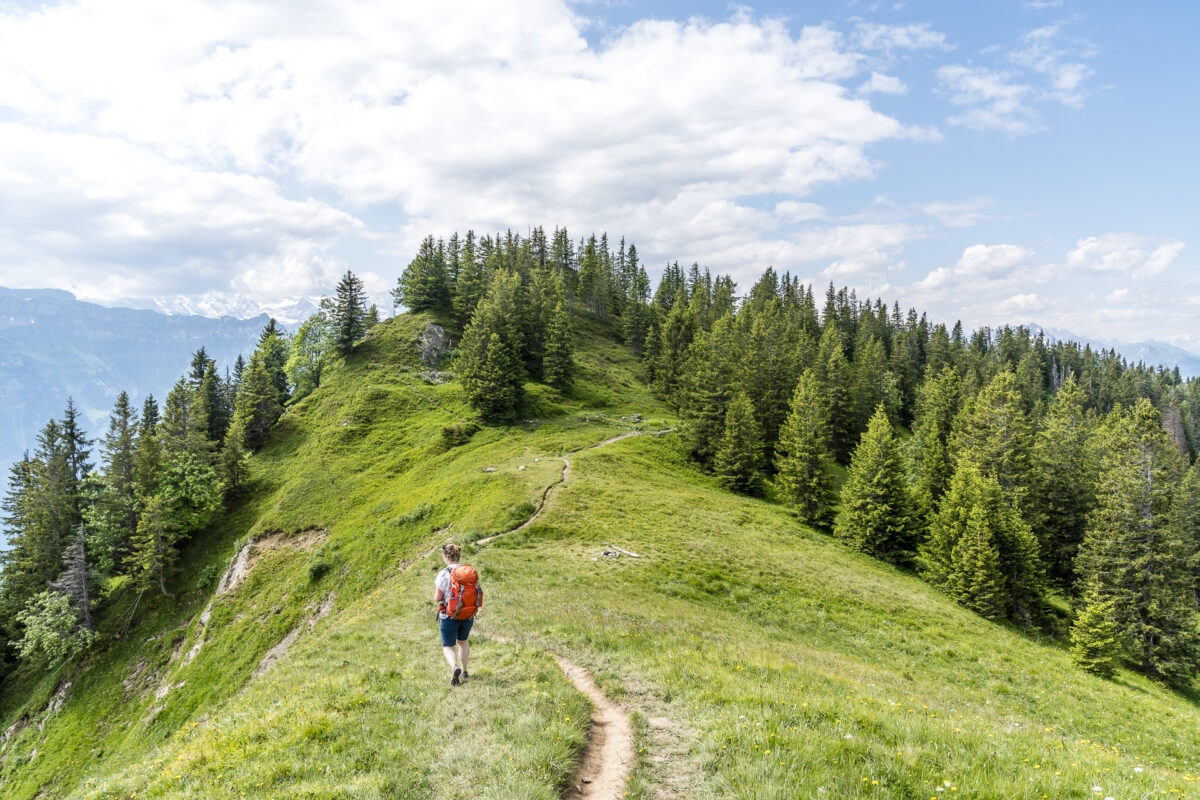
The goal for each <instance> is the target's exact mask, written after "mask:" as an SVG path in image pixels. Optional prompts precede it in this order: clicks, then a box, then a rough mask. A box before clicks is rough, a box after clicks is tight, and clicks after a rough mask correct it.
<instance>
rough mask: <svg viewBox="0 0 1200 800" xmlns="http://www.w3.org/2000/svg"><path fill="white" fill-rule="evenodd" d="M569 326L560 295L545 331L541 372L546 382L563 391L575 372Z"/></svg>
mask: <svg viewBox="0 0 1200 800" xmlns="http://www.w3.org/2000/svg"><path fill="white" fill-rule="evenodd" d="M573 339H574V334H573V331H572V326H571V315H570V314H568V313H567V307H566V305H565V301H564V300H563V299H562V298H561V297H560V298H559V299H558V302H557V303H556V304H555V306H554V311H553V313H552V314H551V316H550V325H549V329H548V330H547V331H546V352H545V355H544V356H543V357H542V373H543V375H544V376H545V379H546V383H548V384H550V385H551V386H553V387H554V388H555V389H558V390H559V391H560V392H565V391H567V390H568V389H570V388H571V382H572V380H573V378H574V374H575V357H574V350H575V345H574V342H573Z"/></svg>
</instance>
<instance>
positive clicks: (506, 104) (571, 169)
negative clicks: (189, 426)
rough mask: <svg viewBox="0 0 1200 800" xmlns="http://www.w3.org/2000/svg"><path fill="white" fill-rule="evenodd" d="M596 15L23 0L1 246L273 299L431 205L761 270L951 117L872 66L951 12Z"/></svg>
mask: <svg viewBox="0 0 1200 800" xmlns="http://www.w3.org/2000/svg"><path fill="white" fill-rule="evenodd" d="M482 19H487V20H488V24H486V25H484V24H479V21H480V20H482ZM585 26H586V21H584V20H583V19H581V18H580V17H578V16H577V15H576V14H575V12H574V11H572V9H571V7H570V6H569V5H568V4H567V3H565V2H562V0H530V2H527V3H522V4H520V6H518V7H514V8H513V9H511V10H510V11H509V12H508V13H505V14H496V13H494V8H493V6H492V4H490V3H487V2H485V1H484V0H466V1H465V2H460V3H455V4H453V5H451V6H445V5H437V4H433V5H430V4H417V3H377V2H366V1H365V0H357V1H355V2H339V3H335V2H333V0H313V1H312V2H309V3H306V4H304V5H302V6H297V7H283V6H280V5H278V4H276V3H269V2H266V0H243V1H242V2H229V1H227V0H206V1H205V2H200V0H178V2H173V3H171V4H169V5H163V4H161V3H153V2H150V1H149V0H110V2H105V3H102V4H101V3H93V2H82V1H81V2H68V3H64V4H62V5H58V6H51V7H46V8H44V9H43V10H40V11H37V12H23V11H10V12H8V13H0V85H3V86H5V87H6V90H5V92H4V94H3V96H2V97H0V114H3V115H4V117H5V118H7V119H8V120H10V123H9V124H8V125H6V126H5V128H4V129H3V131H2V132H0V136H3V137H5V139H4V141H3V142H0V144H2V145H3V147H0V151H4V152H0V208H3V209H4V210H6V211H7V210H8V209H10V208H15V209H19V211H20V214H19V216H15V217H14V216H11V215H7V214H6V215H5V216H4V217H2V218H0V219H3V221H2V222H0V236H2V237H3V238H5V239H6V240H7V242H6V244H5V245H3V246H0V268H3V269H5V271H6V274H7V275H12V274H14V273H13V270H16V269H17V268H18V266H21V268H22V269H24V268H25V267H24V266H23V265H31V264H36V265H38V266H37V269H38V270H39V271H40V274H41V275H42V276H43V278H44V280H43V281H42V282H43V283H46V282H53V283H57V284H58V285H63V286H66V287H69V288H75V289H77V290H81V291H83V293H85V294H87V295H88V296H91V297H94V298H96V299H106V300H109V301H117V300H128V299H130V295H129V294H127V293H130V292H133V293H138V292H140V293H142V294H141V295H139V296H144V297H149V296H157V295H154V293H164V292H165V293H171V292H176V293H179V292H183V291H185V288H184V286H185V284H187V285H188V286H189V287H190V284H189V283H188V282H187V281H184V280H183V277H182V275H181V273H180V272H179V270H181V269H183V268H184V267H186V268H187V269H188V270H190V271H191V272H190V275H189V277H188V281H190V280H192V278H193V276H199V277H198V278H197V280H198V283H197V284H196V285H195V286H194V287H192V288H191V290H192V291H194V292H195V293H197V294H205V293H207V294H205V296H206V297H210V298H211V299H210V300H208V301H206V302H208V303H209V304H210V305H211V306H213V307H215V305H213V304H218V303H219V302H220V300H219V298H220V297H221V296H225V297H228V298H229V302H230V303H231V304H233V303H234V301H235V300H236V298H237V297H239V296H241V295H242V294H243V293H248V292H259V293H262V294H263V296H262V297H261V298H259V299H260V301H261V302H264V303H266V302H270V301H273V300H278V299H280V298H283V297H285V296H292V295H300V294H305V293H307V292H308V291H310V288H309V287H312V286H314V285H316V284H318V283H321V282H323V281H327V279H328V276H329V275H330V274H335V273H336V271H337V270H338V269H340V268H342V267H343V266H344V265H343V264H342V262H341V261H340V260H339V259H338V258H337V257H335V256H331V255H330V253H331V252H332V250H331V248H332V249H336V245H337V243H338V242H342V241H345V240H346V239H347V237H350V238H352V239H355V240H357V241H359V242H363V241H372V242H376V239H378V237H380V236H381V235H382V236H383V237H384V238H386V239H387V242H386V246H387V247H388V248H389V249H392V250H398V251H400V252H411V251H412V248H413V246H414V245H415V243H416V241H417V240H418V239H419V238H420V237H421V236H423V235H424V234H425V233H427V232H431V231H432V232H440V233H448V232H449V231H451V230H454V229H463V228H465V227H468V226H473V227H476V228H477V229H481V230H496V229H500V228H506V227H509V226H514V227H524V226H526V225H530V224H539V223H544V224H549V225H554V224H566V225H568V226H570V227H571V228H572V229H575V230H582V229H583V228H585V227H587V228H589V229H590V228H592V227H595V228H597V229H603V228H606V227H607V228H608V229H609V230H610V231H614V232H617V231H620V232H624V233H626V234H629V235H630V236H631V237H632V238H634V239H635V240H636V241H637V243H638V245H639V249H641V250H642V251H643V254H644V255H645V256H646V257H647V258H649V259H656V258H665V257H671V258H674V257H682V254H683V253H684V252H685V251H694V252H695V257H697V258H701V259H703V260H705V261H706V262H707V263H709V264H710V265H712V266H713V267H715V268H719V269H720V268H724V269H735V270H738V271H740V272H741V277H742V278H747V277H749V276H750V275H751V274H752V273H753V272H754V271H756V270H758V269H761V268H762V267H764V266H766V264H767V263H768V262H767V261H766V260H765V259H768V258H770V259H772V260H774V259H777V258H782V257H785V256H786V257H793V256H792V254H794V253H797V252H799V250H800V248H801V245H802V244H804V243H807V242H808V240H807V239H805V237H804V236H798V235H794V234H791V233H787V232H782V233H781V232H780V225H781V223H794V222H796V221H797V220H799V219H802V218H811V217H805V216H804V215H805V214H807V213H809V211H812V209H808V206H807V205H806V203H807V200H806V199H805V195H807V194H809V193H811V192H812V191H813V190H814V189H815V188H816V187H819V186H821V185H822V184H827V183H837V182H843V181H850V180H857V179H863V178H868V177H870V176H872V175H873V174H874V172H875V170H876V165H875V164H874V163H873V162H872V160H871V158H870V156H869V154H868V149H869V148H870V146H871V145H872V144H874V143H876V142H879V141H882V140H885V139H889V138H899V137H910V138H923V137H924V138H929V137H931V136H934V135H936V131H935V132H933V133H930V132H929V131H926V130H922V129H915V128H914V129H910V128H906V127H905V126H904V125H902V124H901V123H900V122H898V121H897V120H895V119H893V118H891V117H888V116H886V115H884V114H880V113H878V112H877V111H875V110H873V109H872V108H871V106H870V103H869V102H868V100H867V99H865V98H863V97H856V96H854V94H853V93H852V92H851V91H850V90H848V89H847V88H846V85H847V84H851V85H861V83H862V70H863V64H864V63H865V59H864V57H863V56H862V55H861V54H860V53H859V52H858V51H856V50H855V49H854V47H861V48H866V47H868V46H870V47H872V48H892V49H922V48H942V47H944V37H943V36H942V35H941V34H939V33H937V32H934V31H931V30H929V27H928V26H927V25H915V26H900V27H896V28H884V27H878V26H876V27H872V26H859V27H858V28H856V29H855V32H854V34H853V36H851V37H850V38H847V37H846V36H843V35H842V34H839V33H838V32H837V31H835V30H833V29H832V28H829V27H827V26H809V27H804V28H801V29H799V30H798V31H796V32H794V33H793V32H791V31H789V29H788V28H787V27H786V26H785V25H784V24H783V23H782V22H780V21H776V20H771V19H755V18H753V17H751V16H750V15H749V13H748V12H745V11H738V12H736V13H735V15H734V16H733V17H732V18H731V19H730V20H728V21H724V22H715V23H714V22H706V21H702V20H692V21H688V22H674V21H661V20H646V21H641V22H638V23H636V24H634V25H632V26H630V27H628V28H626V29H622V30H619V31H615V32H613V33H612V34H611V35H609V36H608V37H607V38H605V39H604V40H603V42H602V43H601V44H599V45H596V46H591V45H589V44H588V42H587V40H586V39H585V38H584V37H583V36H582V31H583V29H584V28H585ZM851 43H853V45H854V46H851ZM870 80H871V81H872V82H873V81H875V80H876V79H875V78H874V77H872V78H871V79H870ZM890 80H894V79H890ZM888 88H890V89H892V90H896V89H897V88H898V82H897V83H893V82H890V81H889V78H888V77H887V76H883V75H881V76H880V78H879V82H878V83H877V84H876V88H875V90H876V91H885V90H887V89H888ZM13 141H15V142H17V143H18V144H19V145H20V148H16V149H14V148H12V147H10V145H11V144H12V142H13ZM17 152H21V153H24V154H30V155H32V157H30V158H27V159H26V158H25V157H24V156H22V157H21V158H20V159H18V158H17V156H16V155H14V154H15V153H17ZM72 154H76V155H72ZM82 154H87V156H84V155H82ZM764 196H766V197H776V198H782V200H779V201H778V202H779V206H778V208H777V214H778V215H776V214H772V213H770V212H765V211H761V210H758V209H757V208H756V207H755V202H754V198H757V197H764ZM741 198H747V199H745V200H743V199H741ZM788 203H793V204H794V205H787V204H788ZM805 209H808V210H807V211H806V210H805ZM383 218H386V219H387V220H388V222H387V223H386V228H379V227H372V226H371V225H369V224H368V222H373V224H374V225H375V226H378V225H380V223H379V220H380V219H383ZM363 221H367V222H363ZM861 233H862V235H863V236H865V237H866V239H865V243H864V244H863V246H862V248H860V250H862V251H863V252H870V251H871V249H872V247H874V246H875V245H874V244H873V243H874V242H876V238H874V237H875V234H874V233H872V232H870V231H862V232H861ZM839 235H844V236H849V235H852V234H851V233H849V232H843V233H842V234H839ZM382 246H384V245H381V244H379V243H378V242H376V243H375V244H372V245H371V247H372V248H375V252H379V250H378V248H379V247H382ZM362 249H364V248H362V247H359V250H362ZM367 249H370V248H367ZM854 249H855V248H853V247H851V246H849V245H842V246H841V247H840V249H839V252H846V253H849V252H851V251H853V250H854ZM747 254H749V255H747ZM831 257H832V258H842V256H840V255H837V254H835V255H833V256H831ZM372 263H374V262H372ZM774 263H776V264H777V265H780V264H782V263H783V262H781V261H775V262H774ZM97 265H103V267H102V268H100V269H98V268H97ZM114 265H116V266H114ZM400 268H401V264H400V263H399V262H397V263H395V266H394V270H395V273H398V272H399V270H400ZM355 269H357V270H362V265H355ZM381 271H383V270H381ZM395 273H393V275H392V276H391V277H386V278H384V279H381V280H389V281H390V280H392V279H394V274H395ZM98 274H103V277H97V275H98ZM7 280H10V281H11V280H13V278H8V279H7ZM330 285H332V284H331V283H328V284H326V290H327V289H328V286H330Z"/></svg>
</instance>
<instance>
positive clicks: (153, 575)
mask: <svg viewBox="0 0 1200 800" xmlns="http://www.w3.org/2000/svg"><path fill="white" fill-rule="evenodd" d="M177 540H178V537H177V536H176V532H175V531H173V530H172V529H171V527H170V522H169V519H168V514H167V511H166V509H165V508H164V507H163V503H162V501H161V500H159V499H158V498H157V497H151V498H149V499H148V500H147V501H146V507H145V509H144V510H143V511H142V518H141V519H140V520H139V521H138V529H137V534H136V535H135V536H134V539H133V552H132V553H131V554H130V557H129V568H130V570H129V571H130V574H131V575H132V576H133V579H134V585H135V586H137V587H138V588H139V589H140V590H142V591H145V590H146V589H148V588H150V587H151V586H153V585H154V584H155V583H157V584H158V588H159V589H160V590H161V591H162V593H163V595H164V596H166V597H169V596H170V594H169V593H168V592H167V572H168V571H169V570H170V569H171V567H172V566H173V565H174V564H175V559H176V557H177V556H178V552H177V551H176V549H175V545H176V542H177Z"/></svg>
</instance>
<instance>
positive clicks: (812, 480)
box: [775, 369, 835, 525]
mask: <svg viewBox="0 0 1200 800" xmlns="http://www.w3.org/2000/svg"><path fill="white" fill-rule="evenodd" d="M828 460H829V408H828V406H827V405H826V399H825V397H823V396H822V394H821V386H820V384H819V383H818V382H817V376H816V374H815V373H814V372H813V370H811V369H807V370H805V371H804V373H803V374H802V375H801V376H800V381H799V382H798V383H797V384H796V391H795V393H794V394H793V395H792V404H791V410H790V411H789V413H788V417H787V420H786V421H785V422H784V424H783V428H782V429H781V430H780V432H779V443H778V445H777V446H776V448H775V470H776V475H775V487H776V489H777V490H778V491H779V495H780V497H781V499H782V500H783V501H784V502H785V503H787V505H788V506H789V507H791V508H793V509H795V510H796V512H797V514H798V515H799V517H800V519H801V520H802V521H804V522H806V523H809V524H810V525H825V524H827V523H828V522H829V521H830V519H831V517H832V512H833V503H834V499H835V497H834V490H833V477H832V475H831V474H830V472H829V467H828V465H827V464H826V462H827V461H828Z"/></svg>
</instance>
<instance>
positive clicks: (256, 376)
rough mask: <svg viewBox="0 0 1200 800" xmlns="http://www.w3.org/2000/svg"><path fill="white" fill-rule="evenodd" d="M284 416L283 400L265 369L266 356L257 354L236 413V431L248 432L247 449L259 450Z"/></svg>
mask: <svg viewBox="0 0 1200 800" xmlns="http://www.w3.org/2000/svg"><path fill="white" fill-rule="evenodd" d="M282 412H283V409H282V408H281V407H280V404H279V396H278V394H277V393H276V391H275V387H274V385H273V384H272V383H271V378H270V375H268V374H267V370H266V367H265V366H264V365H263V359H262V356H261V355H260V354H259V353H257V352H256V353H255V354H254V355H253V356H251V357H250V365H249V366H248V367H247V368H246V373H245V375H244V376H243V377H242V387H241V390H240V391H239V392H238V396H237V405H236V406H235V408H234V412H233V427H235V428H238V429H240V430H241V431H243V432H244V434H245V442H244V444H245V445H246V447H248V448H249V449H251V450H257V449H258V448H259V447H261V446H262V444H263V442H265V441H266V440H267V436H269V435H270V433H271V427H272V426H273V425H274V424H275V421H276V420H278V419H279V415H280V414H281V413H282Z"/></svg>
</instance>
